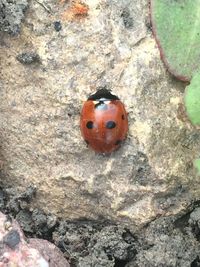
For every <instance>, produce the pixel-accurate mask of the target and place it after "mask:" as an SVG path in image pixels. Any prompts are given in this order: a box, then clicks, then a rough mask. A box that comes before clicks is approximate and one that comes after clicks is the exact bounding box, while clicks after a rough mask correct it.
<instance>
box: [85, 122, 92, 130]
mask: <svg viewBox="0 0 200 267" xmlns="http://www.w3.org/2000/svg"><path fill="white" fill-rule="evenodd" d="M93 126H94V123H93V122H92V121H88V122H87V123H86V127H87V128H88V129H92V128H93Z"/></svg>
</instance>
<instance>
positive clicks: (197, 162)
mask: <svg viewBox="0 0 200 267" xmlns="http://www.w3.org/2000/svg"><path fill="white" fill-rule="evenodd" d="M194 166H195V168H196V169H197V172H198V174H199V175H200V159H196V160H195V161H194Z"/></svg>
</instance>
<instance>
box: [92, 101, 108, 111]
mask: <svg viewBox="0 0 200 267" xmlns="http://www.w3.org/2000/svg"><path fill="white" fill-rule="evenodd" d="M94 107H95V109H99V110H107V109H108V106H107V105H106V104H105V103H104V101H99V102H98V103H97V104H96V105H95V106H94Z"/></svg>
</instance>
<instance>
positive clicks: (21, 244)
mask: <svg viewBox="0 0 200 267" xmlns="http://www.w3.org/2000/svg"><path fill="white" fill-rule="evenodd" d="M0 242H1V248H0V253H1V258H0V266H1V267H6V266H18V267H33V266H34V267H69V264H68V262H67V261H66V260H65V259H64V257H63V255H62V253H61V252H60V251H59V249H58V248H56V247H55V245H53V244H50V243H49V242H48V241H46V240H40V239H34V238H33V239H30V240H29V242H27V241H26V240H25V237H24V235H23V233H22V231H21V229H20V227H19V225H18V223H17V222H16V221H12V220H10V219H9V218H7V217H6V216H5V215H4V214H3V213H0Z"/></svg>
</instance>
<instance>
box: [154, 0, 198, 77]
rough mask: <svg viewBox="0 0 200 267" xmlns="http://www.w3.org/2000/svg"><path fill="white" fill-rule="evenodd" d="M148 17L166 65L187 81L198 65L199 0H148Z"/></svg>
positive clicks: (173, 72)
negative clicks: (149, 1) (149, 9)
mask: <svg viewBox="0 0 200 267" xmlns="http://www.w3.org/2000/svg"><path fill="white" fill-rule="evenodd" d="M151 20H152V26H153V32H154V35H155V38H156V40H157V43H158V46H159V49H160V52H161V57H162V59H163V61H164V62H165V64H166V65H167V68H168V69H169V71H170V72H171V73H172V74H174V75H175V76H176V77H177V78H179V79H182V80H188V81H189V80H190V79H191V78H192V76H193V74H194V73H196V72H197V70H198V69H199V68H200V0H151Z"/></svg>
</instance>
